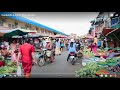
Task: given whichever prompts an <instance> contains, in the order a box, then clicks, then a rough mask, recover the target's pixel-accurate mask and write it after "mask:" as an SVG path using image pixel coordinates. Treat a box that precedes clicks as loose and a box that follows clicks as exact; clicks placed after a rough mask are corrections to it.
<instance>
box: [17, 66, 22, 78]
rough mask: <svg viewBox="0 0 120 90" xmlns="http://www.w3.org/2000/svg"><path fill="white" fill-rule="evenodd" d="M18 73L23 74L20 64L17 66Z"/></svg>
mask: <svg viewBox="0 0 120 90" xmlns="http://www.w3.org/2000/svg"><path fill="white" fill-rule="evenodd" d="M17 75H18V76H22V70H21V67H20V66H18V67H17Z"/></svg>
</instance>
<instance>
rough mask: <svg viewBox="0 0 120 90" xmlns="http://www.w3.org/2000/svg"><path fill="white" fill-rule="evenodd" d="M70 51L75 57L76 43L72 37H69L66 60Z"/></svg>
mask: <svg viewBox="0 0 120 90" xmlns="http://www.w3.org/2000/svg"><path fill="white" fill-rule="evenodd" d="M71 53H73V54H74V56H75V57H77V54H76V53H77V51H76V43H75V42H74V39H71V42H70V43H69V45H68V57H67V61H68V60H69V57H70V55H71Z"/></svg>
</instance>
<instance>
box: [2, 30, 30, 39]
mask: <svg viewBox="0 0 120 90" xmlns="http://www.w3.org/2000/svg"><path fill="white" fill-rule="evenodd" d="M26 34H28V33H27V32H23V31H21V30H15V31H12V32H10V33H6V34H4V35H3V37H12V36H16V35H19V36H23V35H26Z"/></svg>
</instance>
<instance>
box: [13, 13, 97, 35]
mask: <svg viewBox="0 0 120 90" xmlns="http://www.w3.org/2000/svg"><path fill="white" fill-rule="evenodd" d="M14 13H15V14H24V15H23V16H24V17H25V18H27V19H30V20H33V21H36V22H38V23H40V24H43V25H45V26H48V27H50V28H53V29H56V30H59V31H61V32H64V33H66V34H71V33H75V34H77V35H79V36H81V35H84V34H86V33H87V32H88V30H89V28H90V21H91V20H93V19H95V18H96V17H97V15H98V13H99V12H24V13H22V12H14Z"/></svg>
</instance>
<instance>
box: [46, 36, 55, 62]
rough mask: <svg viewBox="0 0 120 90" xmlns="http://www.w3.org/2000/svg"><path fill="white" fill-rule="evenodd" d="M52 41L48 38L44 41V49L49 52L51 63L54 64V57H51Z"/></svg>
mask: <svg viewBox="0 0 120 90" xmlns="http://www.w3.org/2000/svg"><path fill="white" fill-rule="evenodd" d="M52 46H53V45H52V41H51V39H50V38H48V39H46V49H47V50H49V51H51V57H50V58H51V59H50V60H51V62H52V63H54V55H53V48H52Z"/></svg>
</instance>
